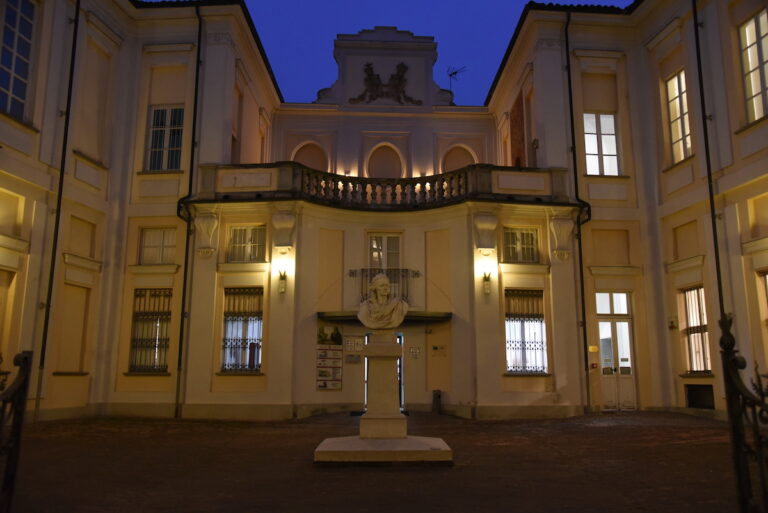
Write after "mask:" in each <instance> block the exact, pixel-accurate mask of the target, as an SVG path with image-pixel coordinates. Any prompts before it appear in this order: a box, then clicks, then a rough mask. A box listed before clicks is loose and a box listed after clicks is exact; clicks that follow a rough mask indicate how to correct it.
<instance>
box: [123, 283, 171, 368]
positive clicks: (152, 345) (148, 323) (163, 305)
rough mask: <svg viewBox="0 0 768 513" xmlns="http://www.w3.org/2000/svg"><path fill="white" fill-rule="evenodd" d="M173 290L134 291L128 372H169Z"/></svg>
mask: <svg viewBox="0 0 768 513" xmlns="http://www.w3.org/2000/svg"><path fill="white" fill-rule="evenodd" d="M171 295H172V293H171V289H135V290H134V292H133V325H132V328H131V351H130V356H129V364H128V370H129V372H168V345H169V341H170V338H169V336H168V330H169V328H170V324H171Z"/></svg>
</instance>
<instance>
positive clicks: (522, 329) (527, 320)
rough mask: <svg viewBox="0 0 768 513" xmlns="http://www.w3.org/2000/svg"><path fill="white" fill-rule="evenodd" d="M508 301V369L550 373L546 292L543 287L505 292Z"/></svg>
mask: <svg viewBox="0 0 768 513" xmlns="http://www.w3.org/2000/svg"><path fill="white" fill-rule="evenodd" d="M504 299H505V302H506V318H505V322H504V325H505V331H506V342H507V343H506V349H507V372H510V373H521V374H531V373H533V374H537V373H546V372H547V341H546V326H545V325H544V293H543V292H542V291H541V290H513V289H507V290H505V291H504Z"/></svg>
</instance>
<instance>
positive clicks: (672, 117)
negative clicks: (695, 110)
mask: <svg viewBox="0 0 768 513" xmlns="http://www.w3.org/2000/svg"><path fill="white" fill-rule="evenodd" d="M667 105H668V107H669V129H670V132H669V134H670V142H671V143H672V161H673V163H675V164H677V163H678V162H680V161H681V160H683V159H687V158H688V157H690V156H691V155H692V154H693V151H692V150H691V124H690V121H689V119H688V96H687V94H686V86H685V71H681V72H680V73H678V74H677V75H675V76H673V77H672V78H670V79H669V80H667Z"/></svg>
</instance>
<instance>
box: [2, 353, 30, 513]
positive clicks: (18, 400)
mask: <svg viewBox="0 0 768 513" xmlns="http://www.w3.org/2000/svg"><path fill="white" fill-rule="evenodd" d="M13 364H14V365H15V366H17V367H18V368H19V372H18V374H17V375H16V379H15V380H14V381H13V383H11V385H10V386H9V387H8V388H6V389H5V390H3V391H2V393H0V460H1V461H0V470H1V471H2V473H3V477H2V484H1V485H0V513H8V512H9V511H11V500H12V499H13V489H14V484H15V481H16V469H17V467H18V464H19V450H20V447H21V428H22V426H23V425H24V410H25V409H26V407H27V392H28V390H29V378H30V373H31V372H30V371H31V369H32V351H24V352H22V353H19V354H17V355H16V357H15V358H14V359H13Z"/></svg>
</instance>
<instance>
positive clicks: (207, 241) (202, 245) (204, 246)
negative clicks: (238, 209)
mask: <svg viewBox="0 0 768 513" xmlns="http://www.w3.org/2000/svg"><path fill="white" fill-rule="evenodd" d="M218 227H219V217H218V216H217V215H216V214H214V213H213V212H202V213H200V214H198V215H197V216H195V229H196V231H197V234H198V235H197V244H198V248H197V254H198V255H200V256H202V257H209V256H211V255H213V254H214V253H215V252H216V249H217V247H216V246H217V240H216V238H215V237H214V233H216V228H218Z"/></svg>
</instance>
